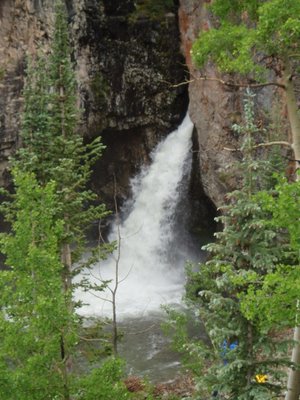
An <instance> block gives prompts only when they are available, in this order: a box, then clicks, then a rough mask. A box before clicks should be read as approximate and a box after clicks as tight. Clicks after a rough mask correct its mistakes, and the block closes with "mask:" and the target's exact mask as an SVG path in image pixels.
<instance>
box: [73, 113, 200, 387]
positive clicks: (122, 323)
mask: <svg viewBox="0 0 300 400" xmlns="http://www.w3.org/2000/svg"><path fill="white" fill-rule="evenodd" d="M192 131H193V124H192V122H191V120H190V118H189V116H188V115H187V116H186V117H185V119H184V120H183V122H182V124H181V125H180V126H179V127H178V129H177V130H175V131H173V132H171V133H170V134H169V135H168V136H167V137H166V138H165V139H164V140H163V141H162V142H161V143H160V144H159V145H158V146H157V147H156V149H155V150H154V151H153V152H152V154H151V159H152V163H151V165H150V166H148V167H144V168H142V170H141V172H140V173H139V174H138V175H137V176H136V177H135V178H134V179H132V181H131V188H132V197H131V198H130V199H128V201H127V202H126V203H125V204H124V206H123V208H122V210H121V212H120V220H119V222H118V221H115V223H114V224H113V226H112V228H111V233H110V236H109V240H110V241H113V240H116V241H117V242H118V243H119V252H120V253H118V251H116V252H115V253H114V254H113V255H112V256H111V257H109V259H107V260H104V261H100V262H99V263H97V264H95V265H94V266H93V268H92V270H90V271H86V272H85V273H84V275H85V278H87V279H88V280H89V281H90V282H91V283H93V284H100V283H101V282H103V281H110V283H109V287H110V289H111V290H113V289H114V287H115V286H114V285H115V284H116V281H117V282H118V289H117V293H116V304H117V319H118V325H119V329H120V330H121V331H122V333H123V338H122V340H121V342H120V344H119V350H120V355H121V356H122V357H124V358H125V359H126V362H127V365H128V369H129V372H130V373H132V374H134V375H139V376H141V375H143V376H146V377H148V379H149V380H150V381H153V382H157V381H160V382H164V381H168V380H171V379H174V378H175V376H176V374H177V373H178V371H179V370H180V366H181V365H180V357H179V355H178V354H176V353H174V352H173V351H171V349H170V339H169V338H167V337H165V336H164V335H163V333H162V330H161V323H162V322H163V320H164V319H165V318H166V314H165V313H164V312H163V311H162V310H161V305H162V304H163V305H174V306H176V307H180V306H181V303H182V296H183V294H184V284H185V263H186V261H187V260H192V261H199V258H201V252H200V250H199V248H200V245H199V244H195V242H194V240H193V239H192V238H191V236H190V235H189V233H188V231H187V227H186V225H187V221H188V218H189V212H190V210H189V206H188V202H187V198H188V187H189V178H190V172H191V164H192V151H191V149H192V140H191V137H192ZM116 271H117V274H116ZM111 290H109V289H106V290H105V291H104V292H101V293H99V292H98V293H93V292H91V291H89V292H84V291H80V290H78V291H77V293H76V297H77V298H78V299H80V300H81V301H82V302H83V303H84V305H83V306H82V307H81V308H80V310H79V312H80V314H81V315H83V316H85V317H87V318H89V317H111V316H112V305H111V301H110V300H111ZM100 297H101V298H100Z"/></svg>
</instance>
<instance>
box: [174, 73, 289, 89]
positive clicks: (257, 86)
mask: <svg viewBox="0 0 300 400" xmlns="http://www.w3.org/2000/svg"><path fill="white" fill-rule="evenodd" d="M195 81H212V82H218V83H221V84H222V85H225V86H229V87H236V88H240V87H245V88H247V87H249V88H252V89H256V88H261V87H266V86H277V87H280V88H281V89H285V85H283V84H282V83H278V82H266V83H242V82H238V83H234V82H229V81H224V80H223V79H221V78H213V77H207V76H200V77H198V78H196V77H194V78H193V79H190V80H186V81H184V82H180V83H177V84H171V83H169V84H170V85H171V86H172V87H173V88H176V87H179V86H182V85H188V84H189V83H192V82H195Z"/></svg>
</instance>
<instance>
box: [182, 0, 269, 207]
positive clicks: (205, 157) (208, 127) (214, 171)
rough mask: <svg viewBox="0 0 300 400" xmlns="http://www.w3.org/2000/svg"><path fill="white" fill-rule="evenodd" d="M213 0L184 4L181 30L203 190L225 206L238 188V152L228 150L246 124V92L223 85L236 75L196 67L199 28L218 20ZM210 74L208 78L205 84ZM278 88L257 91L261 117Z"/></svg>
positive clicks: (217, 203) (264, 116)
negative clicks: (233, 171)
mask: <svg viewBox="0 0 300 400" xmlns="http://www.w3.org/2000/svg"><path fill="white" fill-rule="evenodd" d="M210 2H211V0H181V1H180V8H179V26H180V32H181V49H182V53H183V54H184V56H185V60H186V64H187V66H188V69H189V72H190V83H189V98H190V103H189V114H190V116H191V119H192V120H193V122H194V124H195V128H196V131H197V141H198V146H199V152H198V154H197V163H198V168H199V169H198V173H200V174H201V181H202V186H203V190H204V192H205V193H206V195H207V196H208V197H209V198H210V199H211V200H212V201H213V203H214V204H215V205H216V206H220V205H221V204H223V203H224V195H225V194H226V193H227V192H228V191H230V190H233V189H235V188H236V186H237V181H236V177H235V176H233V175H232V174H231V171H230V166H231V165H232V164H233V163H234V161H235V158H236V157H237V153H235V152H230V151H228V150H226V148H235V147H236V146H237V140H238V136H237V134H236V133H235V132H234V131H233V130H232V125H233V124H236V123H240V122H241V118H242V113H243V99H244V95H245V88H238V87H233V86H226V85H223V84H222V83H221V82H220V80H219V81H218V79H220V78H221V79H222V80H225V81H226V80H227V79H228V80H232V79H233V78H237V77H233V76H230V77H228V76H227V77H226V76H221V75H220V74H218V73H217V71H216V70H215V68H214V67H213V66H212V65H208V67H207V68H206V70H205V71H202V74H200V71H198V70H197V69H196V68H195V67H194V65H193V64H192V60H191V54H190V50H191V47H192V44H193V42H194V41H195V39H196V38H197V37H198V35H199V32H200V30H207V29H209V28H210V27H211V26H212V25H213V24H214V23H215V22H216V21H214V19H213V16H212V15H211V14H210V12H209V9H208V7H207V5H208V3H210ZM203 76H206V77H208V78H209V79H207V80H203V79H202V77H203ZM273 91H274V90H273V89H270V88H260V89H257V90H256V91H255V94H256V99H255V101H256V105H257V110H256V111H257V119H261V120H262V121H263V120H266V116H267V115H268V114H269V113H270V109H271V108H272V106H271V104H272V98H273Z"/></svg>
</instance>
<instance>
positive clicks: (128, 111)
mask: <svg viewBox="0 0 300 400" xmlns="http://www.w3.org/2000/svg"><path fill="white" fill-rule="evenodd" d="M134 3H135V2H134V1H133V0H118V1H117V0H66V4H67V8H68V14H69V25H70V32H71V44H72V48H73V52H74V60H75V61H76V64H75V68H76V74H77V77H78V99H79V102H80V105H81V107H82V110H83V115H82V124H81V126H80V129H81V131H82V132H83V134H84V136H85V138H86V141H90V140H91V139H92V138H94V137H95V136H98V135H101V136H102V137H103V141H104V143H105V144H107V149H106V150H105V152H104V155H103V158H102V159H101V161H100V162H99V163H98V165H96V167H95V174H94V177H93V185H94V188H95V189H96V191H98V192H99V194H101V196H102V198H103V199H104V200H106V201H107V202H108V203H110V200H111V199H112V192H113V183H112V182H113V175H115V176H116V179H117V191H118V195H119V196H123V195H125V194H127V192H128V180H129V177H131V176H132V174H133V173H135V172H136V170H137V169H138V168H139V166H140V165H141V164H143V163H144V162H147V160H148V157H149V152H150V151H151V149H152V148H153V147H154V145H155V144H156V143H157V142H158V140H159V139H160V138H161V137H162V136H163V135H165V134H167V133H168V132H169V131H171V130H172V129H173V128H174V127H175V126H176V125H177V124H178V123H179V121H180V119H181V118H182V117H183V115H184V113H185V111H186V108H187V103H188V96H187V88H184V87H179V88H175V89H174V88H171V85H170V83H171V82H179V81H182V80H183V79H184V76H185V71H184V67H183V62H184V60H183V58H182V55H181V54H180V49H179V31H178V20H177V9H176V7H174V12H164V13H162V14H161V15H160V16H158V17H156V16H155V17H153V18H150V17H149V16H144V15H139V14H138V13H137V12H136V11H135V5H134ZM53 4H54V1H53V0H26V1H25V0H2V1H1V2H0V60H1V61H0V63H1V64H0V85H1V86H0V90H1V97H0V183H1V184H3V183H4V184H7V173H6V167H7V157H8V156H9V155H10V154H12V153H13V152H14V151H15V149H16V147H17V146H18V140H19V138H18V132H19V127H20V112H21V109H22V97H21V93H22V87H23V80H24V67H25V64H26V61H25V55H26V53H28V54H34V53H35V52H36V51H37V48H38V47H42V48H47V46H48V45H49V38H51V35H52V31H53ZM166 11H167V10H166ZM170 81H171V82H170Z"/></svg>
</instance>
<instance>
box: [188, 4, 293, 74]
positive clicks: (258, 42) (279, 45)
mask: <svg viewBox="0 0 300 400" xmlns="http://www.w3.org/2000/svg"><path fill="white" fill-rule="evenodd" d="M212 10H213V11H214V12H215V13H216V15H217V16H218V17H219V20H220V25H219V26H218V27H217V28H212V29H211V30H209V31H208V32H201V33H200V36H199V38H198V39H197V40H196V42H195V43H194V46H193V50H192V56H193V59H194V62H195V64H196V65H197V66H198V67H199V68H202V67H203V66H204V65H205V64H206V63H207V62H208V61H209V60H211V61H213V62H215V63H216V64H217V66H218V67H219V69H220V70H221V71H224V72H239V73H241V74H249V73H250V74H251V73H254V76H255V78H260V79H261V80H264V79H265V77H266V75H265V74H263V70H262V67H263V66H265V67H266V68H270V67H271V68H273V67H275V64H270V63H268V62H267V61H270V60H267V58H264V60H265V61H266V63H265V64H263V63H261V62H260V61H259V60H260V58H261V57H260V54H261V52H263V53H264V55H265V56H269V57H271V58H273V59H274V60H275V59H281V60H283V61H285V62H286V60H287V58H288V57H292V58H293V57H297V54H296V53H297V48H298V42H299V39H300V17H299V15H300V4H299V2H297V1H293V0H288V1H282V0H268V1H264V2H261V1H259V0H247V1H239V0H234V1H227V0H226V1H223V0H216V1H214V2H213V5H212Z"/></svg>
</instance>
